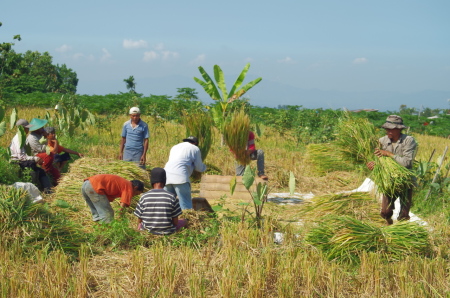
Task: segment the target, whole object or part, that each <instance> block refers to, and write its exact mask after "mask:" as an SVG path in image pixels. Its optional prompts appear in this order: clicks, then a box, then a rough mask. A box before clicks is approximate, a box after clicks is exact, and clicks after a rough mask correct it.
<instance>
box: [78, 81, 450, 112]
mask: <svg viewBox="0 0 450 298" xmlns="http://www.w3.org/2000/svg"><path fill="white" fill-rule="evenodd" d="M234 80H235V78H231V79H228V78H227V83H228V82H230V83H228V84H230V86H227V87H228V90H229V89H230V88H231V84H232V83H234ZM251 80H252V78H247V79H246V80H245V82H244V84H245V83H246V82H250V81H251ZM92 84H93V85H92V86H88V85H83V84H81V82H80V86H79V88H78V92H79V93H80V94H108V93H117V92H119V91H122V92H127V90H125V83H123V86H122V85H118V84H117V82H109V81H101V82H93V83H92ZM111 86H112V87H111ZM90 87H92V88H90ZM183 87H189V88H195V89H196V90H197V92H198V95H199V98H200V100H202V101H203V102H204V103H209V102H211V101H212V100H211V99H210V98H209V97H208V95H207V94H206V93H205V92H204V91H203V89H202V87H201V86H200V85H198V84H197V83H195V82H194V80H193V79H192V78H188V77H184V76H167V77H160V78H146V79H137V80H136V91H137V92H139V93H143V94H144V95H145V96H148V95H150V94H154V95H169V96H175V95H176V94H177V88H183ZM94 88H95V90H96V91H97V92H96V93H95V92H90V90H89V89H94ZM116 88H118V89H119V90H114V89H116ZM101 90H105V91H104V92H98V91H101ZM106 90H109V91H106ZM246 97H247V98H250V103H251V104H252V105H256V106H261V107H278V106H279V105H299V106H303V107H305V108H309V109H313V108H324V109H328V108H330V109H342V108H347V109H349V110H354V109H377V110H380V111H398V110H399V108H400V105H406V106H408V107H415V108H417V109H420V108H421V107H422V106H423V107H428V108H432V109H437V108H439V109H447V108H449V107H450V106H449V104H450V102H449V101H448V100H449V99H450V91H441V90H423V91H420V92H411V93H401V92H391V91H366V92H356V91H355V92H352V91H346V92H344V91H335V90H320V89H304V88H298V87H294V86H290V85H286V84H282V83H278V82H273V81H269V80H264V78H263V80H262V81H261V82H260V83H259V84H258V85H256V86H255V87H254V88H253V89H251V90H250V91H249V92H248V93H247V94H246Z"/></svg>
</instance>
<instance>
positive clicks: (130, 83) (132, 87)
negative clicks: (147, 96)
mask: <svg viewBox="0 0 450 298" xmlns="http://www.w3.org/2000/svg"><path fill="white" fill-rule="evenodd" d="M123 81H124V82H125V84H126V87H127V90H128V92H129V93H132V94H135V93H136V82H135V81H134V77H133V76H130V77H129V78H128V79H124V80H123Z"/></svg>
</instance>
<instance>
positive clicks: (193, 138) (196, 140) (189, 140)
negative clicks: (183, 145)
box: [183, 136, 198, 144]
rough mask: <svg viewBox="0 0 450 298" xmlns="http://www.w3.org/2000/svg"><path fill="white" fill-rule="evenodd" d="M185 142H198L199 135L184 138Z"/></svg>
mask: <svg viewBox="0 0 450 298" xmlns="http://www.w3.org/2000/svg"><path fill="white" fill-rule="evenodd" d="M183 142H189V143H191V144H198V139H197V137H194V136H189V137H187V138H186V139H183Z"/></svg>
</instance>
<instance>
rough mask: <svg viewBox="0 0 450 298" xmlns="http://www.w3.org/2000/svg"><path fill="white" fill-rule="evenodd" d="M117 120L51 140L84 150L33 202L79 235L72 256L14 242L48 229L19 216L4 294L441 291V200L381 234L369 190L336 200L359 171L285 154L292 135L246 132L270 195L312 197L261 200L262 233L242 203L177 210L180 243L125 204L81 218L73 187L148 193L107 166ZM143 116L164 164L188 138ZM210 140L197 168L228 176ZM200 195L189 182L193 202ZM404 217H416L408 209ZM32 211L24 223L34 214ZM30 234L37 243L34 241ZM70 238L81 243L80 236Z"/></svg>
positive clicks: (0, 257) (439, 143)
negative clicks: (112, 212)
mask: <svg viewBox="0 0 450 298" xmlns="http://www.w3.org/2000/svg"><path fill="white" fill-rule="evenodd" d="M44 114H45V111H42V110H37V109H22V108H21V109H19V117H20V118H26V119H28V120H29V119H31V118H33V117H36V116H43V115H44ZM127 119H128V118H127V116H126V115H123V116H118V117H117V118H115V119H114V121H112V122H111V126H110V127H109V128H108V129H110V130H109V131H110V132H111V133H109V132H108V130H107V129H106V128H105V127H95V126H94V127H88V128H87V129H86V130H84V131H77V132H76V134H75V137H74V138H73V139H69V138H67V137H66V136H64V135H59V136H58V138H59V140H60V142H61V144H62V145H63V146H65V147H68V148H71V149H74V150H77V151H78V152H82V153H83V154H84V155H85V158H83V159H77V160H75V161H74V162H73V163H72V166H71V167H70V168H69V170H68V172H67V173H65V174H64V175H63V178H62V181H61V183H60V185H59V186H58V187H57V188H56V189H55V194H54V195H52V196H46V197H45V200H46V204H40V206H39V208H43V210H42V212H44V211H45V212H48V213H45V214H47V215H46V216H47V220H48V221H50V220H51V221H52V223H55V222H57V223H58V229H60V230H58V231H62V230H63V227H61V226H59V224H61V223H62V221H61V220H63V219H64V220H69V221H70V222H72V223H73V226H71V229H72V228H73V229H77V231H80V235H79V236H80V238H79V239H80V240H79V243H77V245H78V246H79V249H78V253H77V254H75V255H72V254H68V253H64V252H63V250H62V249H54V247H57V244H55V245H53V246H52V247H47V246H45V243H44V241H42V240H43V239H45V238H42V239H40V240H39V241H37V240H36V241H35V242H33V243H29V242H23V241H22V240H23V237H21V236H20V235H23V233H26V232H28V231H33V232H34V233H36V231H38V229H34V228H33V229H31V228H30V225H31V226H33V225H34V226H35V227H37V228H39V230H40V231H41V233H42V235H44V236H45V237H48V235H52V233H51V231H50V230H51V229H52V226H51V225H45V224H43V223H42V221H41V222H40V223H39V224H40V225H38V222H37V221H34V223H33V221H30V222H27V218H31V217H33V216H32V215H30V216H29V215H27V214H23V218H24V220H23V221H22V222H21V223H17V222H16V223H15V224H16V226H15V227H14V228H11V227H12V226H9V228H8V233H5V232H6V231H3V234H2V241H1V244H0V296H1V297H156V296H158V297H381V296H387V297H447V296H448V293H449V292H450V279H449V271H448V268H450V250H449V245H450V228H448V220H449V218H448V215H447V213H445V212H444V211H445V210H444V209H447V205H446V202H445V201H444V199H443V198H442V200H441V201H430V203H429V204H438V203H439V204H442V208H443V211H442V212H438V213H435V214H432V215H430V216H426V217H422V218H423V220H425V221H426V222H427V225H425V226H421V225H418V224H415V223H396V224H394V225H393V226H390V227H386V226H384V225H383V220H382V219H381V217H379V214H378V213H379V203H378V201H377V198H376V197H375V196H374V195H373V194H368V193H352V194H342V193H341V194H339V193H340V192H342V191H347V190H352V189H355V188H357V187H358V186H359V185H360V184H361V183H362V182H363V181H364V179H365V178H366V177H367V172H365V171H364V170H363V169H362V168H358V167H354V166H348V165H346V164H345V162H343V161H341V160H340V157H339V156H340V155H339V154H338V153H336V151H335V150H334V148H335V147H333V146H334V145H333V144H328V145H324V146H321V145H314V146H311V145H310V146H306V147H294V148H293V147H292V143H290V141H289V137H286V136H284V137H281V136H279V134H277V133H276V132H275V131H272V130H271V129H270V128H265V129H264V133H263V134H262V135H261V136H257V139H256V146H257V148H261V149H263V150H264V151H265V156H266V172H267V175H268V176H269V179H270V180H269V185H270V187H271V190H272V192H288V182H289V173H290V172H291V171H292V172H293V173H294V175H295V177H296V180H297V184H296V192H298V193H309V192H312V193H314V194H315V196H316V197H315V199H313V200H311V201H308V202H306V203H304V204H296V205H278V204H275V203H271V202H268V203H266V205H265V207H264V208H265V209H264V212H263V216H264V222H263V228H262V229H257V228H255V224H254V222H252V221H251V220H246V221H243V222H242V221H241V220H240V216H239V214H240V210H241V208H242V206H241V205H240V203H242V202H240V201H233V200H230V199H227V198H217V199H214V200H210V204H211V205H212V206H213V207H217V206H220V207H221V209H220V211H217V213H216V214H217V216H216V217H215V218H212V219H206V218H208V216H204V215H202V214H200V213H192V214H189V212H188V213H187V214H185V216H186V217H187V218H189V219H190V220H191V222H192V229H191V231H184V232H182V233H180V234H178V235H172V236H169V237H152V236H149V235H144V234H142V233H139V232H137V231H135V222H136V219H135V218H134V216H133V215H132V214H131V211H132V208H129V210H128V212H127V213H126V214H125V215H124V218H123V219H121V220H120V221H117V223H118V224H117V226H114V227H113V228H111V229H110V230H109V231H101V229H102V228H103V227H100V228H99V227H98V226H95V225H94V223H92V222H91V221H90V212H89V210H88V208H87V207H86V206H84V203H83V199H82V197H81V194H80V193H79V189H80V187H81V183H82V179H84V178H87V177H89V176H90V175H93V174H96V173H116V174H118V175H122V176H123V177H127V179H128V177H131V176H133V177H138V178H136V179H141V180H143V181H144V182H145V183H146V185H147V187H149V186H148V175H147V173H146V172H145V171H143V170H140V169H139V168H137V167H133V166H132V165H130V164H128V163H123V162H121V161H117V156H118V153H119V141H120V131H121V127H122V124H123V122H125V121H126V120H127ZM142 119H143V120H144V121H146V122H147V123H148V124H149V128H150V132H151V137H150V142H149V151H148V156H147V161H148V163H149V164H148V165H147V167H148V168H152V167H163V166H164V164H165V162H166V161H167V158H168V154H169V150H170V148H171V147H172V146H173V145H175V144H177V143H179V142H181V140H182V139H183V138H185V137H186V129H185V128H184V126H183V125H181V124H177V123H170V122H165V123H160V122H155V121H154V119H152V118H151V117H146V115H142ZM191 131H192V130H191ZM13 135H14V133H13V132H12V131H9V130H8V132H7V133H6V135H4V136H3V137H1V138H0V143H1V145H2V146H8V145H9V142H10V140H11V138H12V137H13ZM57 135H58V132H57ZM211 137H212V139H211V148H210V150H209V152H208V158H207V161H208V163H211V165H212V166H213V167H214V168H215V171H216V172H217V171H220V174H221V175H234V169H235V158H234V156H233V155H232V154H231V153H230V151H229V148H228V147H227V146H220V134H219V133H218V132H217V131H215V132H213V133H212V134H211ZM415 138H416V139H417V141H418V143H419V146H420V149H419V152H418V154H417V156H416V160H417V161H424V160H428V159H429V157H430V155H431V152H432V151H433V149H436V153H435V155H434V157H433V158H432V161H433V162H437V161H438V160H437V158H438V157H439V156H438V155H439V154H442V152H443V151H444V149H445V146H448V145H449V144H450V140H448V139H443V138H436V137H428V136H420V135H415ZM321 156H325V157H323V158H321ZM333 160H334V161H336V162H335V163H334V164H333ZM331 165H333V166H331ZM446 165H448V159H445V161H444V167H445V166H446ZM216 172H215V173H214V174H217V173H216ZM206 174H208V173H206ZM198 188H199V186H198V184H195V183H194V184H193V191H194V194H193V196H194V197H195V196H196V191H197V190H198ZM444 194H445V193H444ZM418 195H419V194H417V196H418ZM415 199H417V200H418V199H419V198H418V197H415ZM2 200H5V204H7V203H8V204H9V205H8V206H7V207H4V208H5V209H6V208H8V209H7V210H13V211H14V210H16V209H14V208H13V207H14V206H16V205H15V203H14V202H16V201H18V202H21V201H20V200H22V194H21V193H20V192H19V193H14V195H11V196H5V198H2ZM5 206H6V205H5ZM113 206H114V208H116V207H117V206H116V205H114V204H113ZM412 211H413V212H415V213H416V210H414V208H413V210H412ZM36 212H37V211H36ZM2 214H6V213H1V214H0V223H1V224H4V221H3V220H2V218H6V215H5V216H4V217H2V216H3V215H2ZM34 214H35V215H34V220H36V219H37V218H41V217H37V215H36V214H37V213H34ZM418 215H419V216H421V214H420V213H418ZM8 216H9V215H8ZM27 216H28V217H27ZM52 216H55V217H54V218H53V217H52ZM8 218H10V216H9V217H8ZM11 224H14V222H12V223H11ZM36 225H37V226H36ZM3 227H5V226H3ZM0 230H1V229H0ZM99 230H100V231H99ZM110 231H113V232H117V233H116V234H114V233H111V232H110ZM275 232H279V233H282V234H283V241H282V242H280V243H275V242H274V233H275ZM30 235H37V236H36V237H40V236H39V235H40V234H39V233H36V234H30ZM81 236H85V237H87V238H89V239H90V240H81V239H83V238H82V237H81ZM94 236H95V237H96V239H94V240H92V238H95V237H94ZM118 236H123V237H125V238H124V239H119V238H118ZM102 237H103V238H102ZM126 237H128V238H126ZM133 237H136V242H133V241H134V240H133ZM30 239H31V238H30ZM6 240H7V241H6ZM120 241H121V242H120ZM119 242H120V244H119ZM53 243H56V242H55V241H54V242H53ZM35 247H40V248H39V249H35ZM27 249H29V252H28V254H27V253H26V250H27ZM30 253H31V254H30Z"/></svg>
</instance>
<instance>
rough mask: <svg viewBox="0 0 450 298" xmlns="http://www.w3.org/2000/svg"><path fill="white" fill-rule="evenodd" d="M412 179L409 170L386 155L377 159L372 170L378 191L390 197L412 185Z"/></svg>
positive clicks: (412, 176)
mask: <svg viewBox="0 0 450 298" xmlns="http://www.w3.org/2000/svg"><path fill="white" fill-rule="evenodd" d="M413 179H414V173H413V172H412V171H411V170H409V169H407V168H405V167H404V166H402V165H400V164H398V163H397V162H396V161H395V160H394V159H392V158H390V157H386V156H382V157H380V158H378V159H377V161H376V164H375V167H374V168H373V171H372V180H373V181H374V182H375V184H376V185H377V190H378V192H379V193H382V194H385V195H387V196H389V197H391V198H393V197H397V196H398V195H399V194H401V193H402V192H404V191H405V190H407V189H409V188H411V187H413V185H414V182H413V181H414V180H413Z"/></svg>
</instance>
